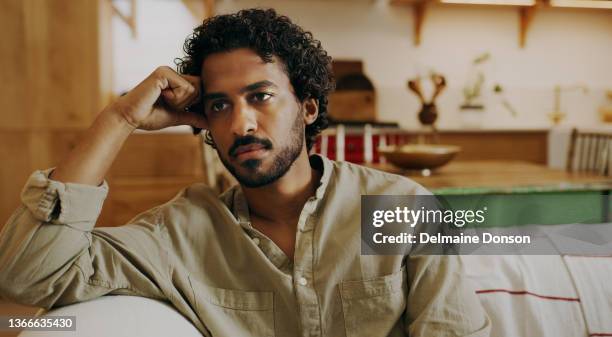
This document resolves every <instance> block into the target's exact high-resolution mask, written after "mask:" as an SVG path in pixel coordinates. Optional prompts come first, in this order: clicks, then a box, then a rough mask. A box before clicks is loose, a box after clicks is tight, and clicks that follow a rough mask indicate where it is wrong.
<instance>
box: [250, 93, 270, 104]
mask: <svg viewBox="0 0 612 337" xmlns="http://www.w3.org/2000/svg"><path fill="white" fill-rule="evenodd" d="M252 97H253V98H252V99H253V101H255V102H265V101H267V100H269V99H270V98H271V97H272V94H269V93H267V92H258V93H256V94H254V95H253V96H252Z"/></svg>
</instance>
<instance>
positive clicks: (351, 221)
mask: <svg viewBox="0 0 612 337" xmlns="http://www.w3.org/2000/svg"><path fill="white" fill-rule="evenodd" d="M185 50H186V52H187V56H186V57H185V58H184V59H183V60H182V61H181V62H180V63H179V72H181V73H182V75H179V74H178V73H176V72H174V71H173V70H172V69H170V68H167V67H161V68H159V69H157V70H155V71H154V72H153V73H152V74H151V75H150V76H149V77H147V78H146V79H145V80H144V81H142V82H141V83H140V84H138V86H136V87H135V88H134V89H133V90H131V91H130V92H129V93H128V94H126V95H125V96H122V97H121V98H119V99H118V100H117V101H116V102H114V103H113V104H111V105H110V106H108V107H107V108H106V109H105V110H104V111H102V112H101V113H100V114H99V116H98V117H97V119H96V121H95V122H94V123H93V125H92V126H91V128H90V129H89V132H88V133H87V135H86V136H85V137H84V138H83V140H82V141H81V143H80V144H79V145H78V146H77V147H76V148H75V149H74V150H73V151H72V152H71V153H70V154H69V156H68V157H67V158H66V159H65V160H64V161H62V162H61V163H60V164H59V165H58V166H57V167H56V168H55V169H54V170H46V171H37V172H35V173H34V174H33V175H32V176H31V178H30V179H29V181H28V183H27V184H26V186H25V188H24V191H23V193H22V201H23V206H22V207H20V208H19V209H18V210H17V211H16V212H15V214H14V215H13V216H12V217H11V219H10V220H9V222H8V223H7V225H6V226H5V227H4V230H3V232H2V234H1V236H0V275H1V276H0V294H1V295H3V296H5V297H7V298H9V299H13V300H15V301H18V302H21V303H25V304H30V305H38V306H43V307H51V306H56V305H65V304H69V303H74V302H78V301H84V300H88V299H92V298H95V297H99V296H102V295H105V294H129V295H137V296H146V297H151V298H157V299H161V300H165V301H169V302H170V303H172V305H173V306H174V307H176V309H177V310H179V311H180V312H181V313H182V314H183V315H184V316H186V317H187V318H189V319H190V320H191V321H192V322H193V324H194V325H195V326H196V327H197V328H198V329H199V330H200V331H201V332H202V334H204V335H206V336H232V337H238V336H334V337H336V336H349V337H355V336H369V337H375V336H406V335H408V334H409V335H411V336H484V335H487V334H488V331H489V321H488V319H487V317H486V315H485V313H484V312H483V310H482V307H481V306H480V303H479V302H478V299H477V298H476V297H475V294H474V293H473V291H470V288H469V287H467V286H466V285H465V283H464V282H465V280H464V279H463V278H462V276H461V274H460V272H459V269H460V266H459V265H458V263H457V261H456V260H454V259H451V258H450V257H437V256H410V257H408V256H401V255H392V256H365V255H364V256H362V255H360V221H359V209H360V195H362V194H400V195H406V194H426V193H427V191H426V190H424V189H423V188H422V187H421V186H419V185H417V184H416V183H414V182H412V181H410V180H408V179H405V178H402V177H399V176H394V175H389V174H385V173H382V172H379V171H374V170H370V169H366V168H363V167H360V166H356V165H352V164H348V163H338V162H332V161H330V160H328V159H326V158H323V157H320V156H311V157H309V156H308V150H309V149H310V148H311V147H312V145H313V142H314V139H315V137H316V135H317V134H318V133H319V132H320V130H321V129H323V128H325V126H326V124H327V123H326V114H327V95H328V93H329V92H330V90H331V89H332V86H333V81H332V76H331V72H330V58H329V57H328V56H327V53H326V52H325V51H324V50H323V49H322V48H321V46H320V43H319V42H318V41H316V40H314V39H313V38H312V36H311V34H310V33H308V32H304V31H303V30H302V29H301V28H300V27H298V26H296V25H295V24H293V23H291V22H290V20H289V19H288V18H287V17H284V16H279V15H277V14H276V13H275V12H274V11H273V10H259V9H254V10H245V11H241V12H239V13H237V14H233V15H222V16H217V17H214V18H211V19H208V20H206V21H205V22H204V23H203V24H202V25H201V26H199V27H197V28H196V29H195V31H194V34H193V35H192V36H191V37H190V38H189V39H188V41H187V42H186V43H185ZM200 93H201V94H200ZM181 124H185V125H191V126H193V127H194V128H198V129H204V130H205V132H207V133H208V140H209V142H210V143H211V144H212V145H213V146H214V147H215V148H216V149H217V151H218V155H219V157H220V159H221V160H222V162H223V163H224V165H225V167H226V168H227V169H228V170H229V171H230V172H231V173H232V174H233V175H234V177H235V178H236V179H237V180H238V182H239V183H240V184H239V185H238V186H235V187H233V188H231V189H229V190H228V191H226V192H225V193H224V194H223V195H221V196H220V197H217V196H216V195H215V194H214V193H213V192H212V191H211V190H209V189H207V188H206V187H205V186H202V185H199V184H198V185H193V186H190V187H188V188H186V189H185V190H184V191H182V192H181V193H180V194H179V195H178V196H177V197H176V198H175V199H173V200H172V201H170V202H168V203H166V204H164V205H162V206H159V207H157V208H154V209H152V210H150V211H148V212H145V213H143V214H141V215H139V216H138V217H136V218H135V219H134V220H132V221H131V222H130V223H129V224H128V225H126V226H123V227H119V228H96V229H94V224H95V221H96V218H97V216H98V214H99V211H100V208H101V207H102V203H103V201H104V198H105V196H106V193H107V190H108V187H107V185H106V183H105V182H104V176H105V174H106V172H107V170H108V168H109V167H110V166H111V163H112V162H113V160H114V158H115V157H116V154H117V152H118V151H119V149H120V148H121V146H122V144H123V142H124V141H125V140H126V138H127V137H128V136H129V135H130V134H131V133H132V132H133V131H134V130H135V129H137V128H140V129H145V130H156V129H161V128H164V127H167V126H171V125H181Z"/></svg>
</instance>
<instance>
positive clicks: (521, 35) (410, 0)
mask: <svg viewBox="0 0 612 337" xmlns="http://www.w3.org/2000/svg"><path fill="white" fill-rule="evenodd" d="M390 4H391V5H394V6H409V7H411V8H412V15H413V18H414V27H413V37H412V39H413V43H414V45H415V46H419V45H420V44H421V34H422V31H423V25H424V22H425V14H426V12H427V7H428V6H429V5H431V4H442V2H441V1H440V0H391V1H390ZM445 5H451V6H453V5H454V6H497V7H499V6H505V7H508V6H509V7H516V9H517V12H518V18H519V30H518V44H519V47H521V48H524V47H525V45H526V44H527V33H528V32H529V28H530V27H531V23H532V22H533V18H534V16H535V13H536V12H537V11H538V10H539V9H540V8H542V7H549V6H550V2H549V0H535V4H534V5H530V6H524V5H513V4H508V5H501V4H491V5H487V4H470V3H464V4H457V3H448V4H445Z"/></svg>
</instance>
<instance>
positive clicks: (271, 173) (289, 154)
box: [219, 114, 305, 188]
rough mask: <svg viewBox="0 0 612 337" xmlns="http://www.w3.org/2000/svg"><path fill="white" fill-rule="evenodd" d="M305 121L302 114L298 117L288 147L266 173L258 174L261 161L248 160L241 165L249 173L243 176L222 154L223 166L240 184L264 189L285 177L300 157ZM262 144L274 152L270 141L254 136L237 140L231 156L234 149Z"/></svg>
mask: <svg viewBox="0 0 612 337" xmlns="http://www.w3.org/2000/svg"><path fill="white" fill-rule="evenodd" d="M304 129H305V126H304V121H303V120H302V118H301V114H298V115H297V118H296V119H295V122H294V123H293V126H292V127H291V136H290V139H288V141H287V143H286V144H287V145H286V146H285V147H284V148H283V149H282V150H281V151H280V153H279V154H277V155H276V156H275V157H274V158H272V167H271V168H270V169H269V170H267V171H266V172H258V169H259V168H260V167H261V165H262V160H261V159H247V160H245V161H244V162H242V163H241V164H240V166H241V167H242V168H245V169H246V170H247V171H248V172H249V173H246V174H241V173H239V172H238V170H237V169H236V167H235V166H233V165H232V164H231V163H230V162H229V161H228V160H226V159H224V157H223V156H221V154H219V158H220V159H221V162H222V163H223V166H225V168H226V169H227V170H228V171H229V172H230V173H231V174H232V175H233V176H234V178H236V180H238V182H239V183H240V184H241V185H243V186H245V187H250V188H255V187H262V186H265V185H268V184H271V183H273V182H275V181H276V180H278V179H280V178H281V177H282V176H284V175H285V174H286V173H287V171H289V169H290V168H291V165H293V162H295V160H296V159H297V158H298V157H299V156H300V153H301V152H302V147H303V146H304ZM253 143H255V144H261V145H263V146H264V149H266V150H272V143H271V142H270V141H269V140H268V139H260V138H256V137H254V136H245V137H242V138H240V139H237V140H236V141H235V142H234V145H232V147H231V148H230V151H228V152H229V156H230V157H231V156H232V152H233V151H232V149H235V148H236V147H238V146H240V145H248V144H253Z"/></svg>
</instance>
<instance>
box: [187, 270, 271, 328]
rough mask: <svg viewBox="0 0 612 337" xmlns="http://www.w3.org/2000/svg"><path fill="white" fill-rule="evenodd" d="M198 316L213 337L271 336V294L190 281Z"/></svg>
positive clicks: (190, 279) (191, 279) (190, 278)
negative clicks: (216, 286)
mask: <svg viewBox="0 0 612 337" xmlns="http://www.w3.org/2000/svg"><path fill="white" fill-rule="evenodd" d="M189 282H190V283H191V287H192V289H193V292H194V297H195V307H196V310H197V314H198V316H199V317H200V319H201V320H202V322H203V323H204V325H205V326H206V328H207V329H208V330H209V331H210V332H211V334H212V335H213V336H215V337H217V336H221V337H223V336H228V337H243V336H244V337H246V336H258V337H259V336H262V337H273V336H274V293H273V292H269V291H244V290H233V289H223V288H215V287H211V286H208V285H205V284H203V283H201V282H199V281H196V280H194V279H193V278H192V277H189Z"/></svg>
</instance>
